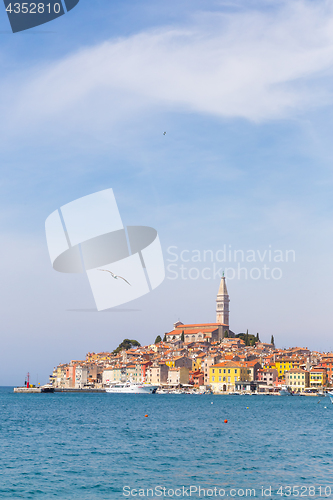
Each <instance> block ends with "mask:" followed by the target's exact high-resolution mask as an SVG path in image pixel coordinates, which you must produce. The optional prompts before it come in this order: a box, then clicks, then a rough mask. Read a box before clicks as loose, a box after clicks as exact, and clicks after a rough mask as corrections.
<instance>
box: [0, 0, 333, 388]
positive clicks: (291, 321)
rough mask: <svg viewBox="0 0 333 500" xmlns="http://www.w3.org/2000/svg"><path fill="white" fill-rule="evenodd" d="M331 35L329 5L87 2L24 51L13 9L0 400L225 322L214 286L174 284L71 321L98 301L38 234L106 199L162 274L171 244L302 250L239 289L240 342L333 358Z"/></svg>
mask: <svg viewBox="0 0 333 500" xmlns="http://www.w3.org/2000/svg"><path fill="white" fill-rule="evenodd" d="M332 27H333V4H332V2H329V1H320V0H319V1H316V2H306V1H292V2H290V1H289V2H283V1H273V0H272V1H265V2H251V1H250V2H249V1H245V0H242V1H238V2H237V1H235V2H223V1H212V2H207V1H206V0H205V1H195V0H194V1H179V0H178V1H168V2H164V3H163V2H156V1H150V0H147V1H143V2H139V1H129V0H126V1H123V0H122V1H114V2H113V1H110V0H94V2H91V1H87V0H81V1H80V3H79V5H78V6H77V7H76V8H75V9H73V10H72V11H71V12H70V13H68V14H66V15H64V16H62V17H61V18H59V19H57V20H55V21H53V22H51V23H48V24H46V25H44V26H41V27H38V28H35V29H33V30H29V31H27V32H22V33H17V34H15V35H14V34H11V33H10V27H9V22H8V19H7V18H6V14H5V11H4V9H3V11H2V14H1V15H0V41H1V49H0V64H1V73H0V88H1V97H0V105H1V121H0V137H1V138H0V143H1V144H0V146H1V147H0V157H1V163H0V168H1V178H0V189H1V197H0V230H1V239H2V251H3V255H4V257H3V259H2V262H1V264H0V266H1V277H2V279H1V281H2V287H1V289H2V290H1V304H2V308H1V309H2V314H1V319H2V322H1V323H2V324H1V332H2V333H1V335H2V342H1V350H2V360H3V361H2V363H1V366H0V384H2V385H6V384H8V385H9V384H11V383H13V384H17V383H22V379H23V378H24V375H25V373H26V372H27V371H28V370H29V371H30V372H32V373H33V374H34V375H33V376H35V377H36V376H37V373H38V374H39V378H40V380H41V381H42V382H46V379H47V375H48V374H49V373H50V372H51V370H52V368H53V366H55V365H56V364H57V363H58V362H65V361H69V360H70V359H77V358H79V357H83V356H84V355H85V353H86V352H87V351H100V350H109V349H113V348H114V347H116V346H117V345H118V343H119V342H120V341H121V340H122V339H123V338H124V337H130V338H137V339H138V340H139V341H140V342H142V343H148V342H150V341H153V340H154V339H155V337H156V335H158V334H163V333H164V332H165V331H169V330H170V329H171V328H172V325H173V322H174V321H176V320H177V319H178V318H180V319H181V320H182V321H183V322H209V321H214V320H215V296H216V293H217V290H218V280H216V279H215V280H213V279H210V280H205V279H202V278H200V279H198V280H190V279H187V280H181V279H177V280H171V279H168V277H170V273H168V272H167V279H166V280H165V281H164V283H163V284H162V285H161V286H160V287H159V288H158V289H156V290H155V291H154V292H153V293H150V294H148V295H147V296H145V297H142V298H140V299H138V300H136V301H133V302H131V303H130V304H129V305H128V308H131V309H135V310H132V311H112V310H111V311H109V312H104V313H92V312H74V311H71V310H72V309H91V308H93V307H94V303H93V299H92V296H91V292H90V289H89V286H88V283H87V280H86V278H85V276H74V275H62V274H59V273H56V272H55V271H53V269H52V267H51V265H50V261H49V257H48V253H47V247H46V242H45V235H44V223H45V219H46V218H47V216H48V215H49V214H50V213H51V212H53V211H54V210H55V209H57V208H58V207H60V206H61V205H63V204H65V203H68V202H69V201H72V200H74V199H76V198H79V197H81V196H84V195H87V194H90V193H92V192H95V191H98V190H101V189H106V188H109V187H111V188H113V190H114V193H115V196H116V199H117V202H118V206H119V209H120V212H121V215H122V218H123V222H124V223H125V224H129V225H136V224H138V225H148V226H152V227H155V228H156V229H157V230H158V232H159V235H160V239H161V242H162V247H163V251H164V254H165V258H166V259H167V258H168V252H167V249H168V247H169V246H177V247H178V251H179V252H180V251H181V250H184V249H186V250H189V251H192V250H195V249H197V250H200V251H203V250H204V249H210V250H212V251H213V252H216V251H217V250H219V249H221V248H223V247H224V245H227V247H228V246H229V245H231V248H232V249H241V250H243V251H244V252H246V251H247V250H249V249H254V250H259V251H260V252H263V251H265V249H266V250H267V249H268V248H272V249H280V250H281V251H285V250H289V249H292V250H294V251H295V255H296V258H295V262H289V263H281V264H279V267H280V268H281V270H282V278H281V279H280V280H273V279H270V280H265V279H263V278H260V279H258V280H254V279H248V280H244V279H240V280H237V279H233V280H231V279H229V280H228V288H229V292H230V299H231V304H230V308H231V315H230V322H231V323H230V326H231V328H232V329H233V330H234V331H236V332H241V331H244V330H246V329H247V328H248V329H249V331H251V332H253V333H256V332H259V333H260V335H261V338H262V339H263V340H267V341H268V340H269V339H270V336H271V335H272V334H273V335H274V337H275V339H276V342H277V345H278V346H280V347H283V346H287V347H288V346H294V345H306V346H308V347H311V348H314V349H315V348H318V349H322V350H326V351H329V350H331V349H333V342H332V340H331V338H332V336H331V314H330V305H331V302H332V285H331V283H332V263H331V253H332V251H331V249H332V156H333V155H332V139H331V129H332V121H333V120H332V118H333V117H332V102H333V95H332V76H333V75H332V67H333V65H332V63H333V30H332ZM163 131H167V134H166V135H165V136H163ZM270 245H271V247H269V246H270ZM166 264H167V265H168V262H166ZM184 265H185V264H184ZM196 265H197V266H198V267H200V265H201V264H200V265H199V264H196ZM256 265H257V264H256ZM260 265H261V264H260ZM267 265H269V264H267ZM228 266H229V267H232V266H231V265H230V264H225V267H228ZM202 267H204V264H203V263H202V265H201V268H202ZM258 267H260V266H259V265H258ZM250 268H251V265H248V269H249V270H250ZM124 309H126V308H125V307H124Z"/></svg>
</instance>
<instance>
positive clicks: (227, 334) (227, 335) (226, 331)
mask: <svg viewBox="0 0 333 500" xmlns="http://www.w3.org/2000/svg"><path fill="white" fill-rule="evenodd" d="M224 338H225V339H227V338H229V333H228V330H225V332H224Z"/></svg>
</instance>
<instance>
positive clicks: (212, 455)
mask: <svg viewBox="0 0 333 500" xmlns="http://www.w3.org/2000/svg"><path fill="white" fill-rule="evenodd" d="M0 407H1V421H0V426H1V431H0V436H1V438H0V439H1V447H0V452H1V453H0V499H7V498H10V499H22V498H24V499H43V500H44V499H63V500H74V499H80V500H88V499H89V500H102V499H103V500H104V499H105V500H106V499H124V498H190V497H191V498H243V497H246V498H249V497H252V498H267V499H281V498H287V497H290V498H295V497H303V498H332V499H333V462H332V450H333V425H332V422H333V405H332V404H331V402H330V399H329V398H328V397H326V398H322V399H320V398H318V397H288V396H287V397H274V396H259V395H258V396H257V395H255V396H231V395H230V396H229V395H227V396H219V395H207V394H206V395H187V394H174V395H172V394H170V395H169V394H160V395H157V394H155V395H145V394H138V395H134V394H107V393H105V394H104V393H102V394H101V393H93V394H73V393H55V394H14V393H13V388H9V387H2V388H1V389H0ZM226 421H227V422H226Z"/></svg>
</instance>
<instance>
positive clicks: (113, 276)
mask: <svg viewBox="0 0 333 500" xmlns="http://www.w3.org/2000/svg"><path fill="white" fill-rule="evenodd" d="M97 271H104V272H106V273H110V274H111V276H112V278H114V279H115V280H117V279H118V278H120V279H121V280H124V281H126V283H128V281H127V280H125V278H123V277H122V276H117V275H116V274H114V273H113V272H112V271H108V269H97ZM128 285H130V286H132V285H131V283H128Z"/></svg>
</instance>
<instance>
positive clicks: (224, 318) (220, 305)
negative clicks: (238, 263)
mask: <svg viewBox="0 0 333 500" xmlns="http://www.w3.org/2000/svg"><path fill="white" fill-rule="evenodd" d="M229 302H230V300H229V295H228V290H227V285H226V282H225V277H224V273H223V275H222V278H221V282H220V288H219V291H218V294H217V297H216V323H220V324H222V325H227V326H228V328H229Z"/></svg>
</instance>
